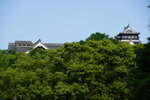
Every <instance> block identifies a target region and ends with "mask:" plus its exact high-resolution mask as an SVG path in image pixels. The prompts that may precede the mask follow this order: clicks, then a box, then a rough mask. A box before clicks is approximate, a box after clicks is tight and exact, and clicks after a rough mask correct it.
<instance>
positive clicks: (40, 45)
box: [33, 39, 48, 49]
mask: <svg viewBox="0 0 150 100" xmlns="http://www.w3.org/2000/svg"><path fill="white" fill-rule="evenodd" d="M37 47H42V48H44V49H48V47H46V46H45V45H44V44H43V43H42V41H41V39H39V40H38V41H37V42H35V43H34V44H33V48H37Z"/></svg>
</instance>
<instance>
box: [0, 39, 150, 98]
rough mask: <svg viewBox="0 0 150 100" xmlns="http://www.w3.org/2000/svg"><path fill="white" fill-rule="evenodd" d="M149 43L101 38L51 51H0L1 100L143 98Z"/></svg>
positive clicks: (145, 96)
mask: <svg viewBox="0 0 150 100" xmlns="http://www.w3.org/2000/svg"><path fill="white" fill-rule="evenodd" d="M148 46H149V45H143V44H138V45H135V46H132V45H129V44H128V43H120V44H114V43H113V42H112V41H110V40H107V39H103V40H100V41H91V40H88V41H82V42H78V43H75V42H73V43H65V45H64V47H60V48H58V49H55V50H43V49H34V50H33V51H31V52H30V53H29V54H25V53H21V52H17V53H14V52H8V51H2V50H1V51H0V98H5V99H10V100H11V99H17V100H26V99H28V100H29V99H31V100H37V99H38V100H55V99H56V100H128V99H131V100H134V99H135V100H148V99H147V98H149V93H150V89H148V88H149V87H150V85H149V83H150V78H149V69H150V68H149V67H150V66H149V65H148V64H149V62H150V58H149V56H150V55H149V50H150V48H149V47H148ZM145 48H146V50H145ZM141 61H145V62H141ZM143 64H144V66H143ZM145 69H146V70H145ZM143 97H144V99H142V98H143Z"/></svg>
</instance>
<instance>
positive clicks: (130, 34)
mask: <svg viewBox="0 0 150 100" xmlns="http://www.w3.org/2000/svg"><path fill="white" fill-rule="evenodd" d="M139 34H140V33H139V32H135V31H134V30H132V29H131V27H130V25H128V26H127V27H125V28H124V30H123V32H120V33H119V34H118V35H117V36H115V38H116V39H119V41H120V42H129V43H130V44H131V45H134V44H136V43H140V40H139Z"/></svg>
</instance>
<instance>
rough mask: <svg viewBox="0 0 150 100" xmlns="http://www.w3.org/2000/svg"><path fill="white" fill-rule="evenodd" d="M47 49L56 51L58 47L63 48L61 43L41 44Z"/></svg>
mask: <svg viewBox="0 0 150 100" xmlns="http://www.w3.org/2000/svg"><path fill="white" fill-rule="evenodd" d="M43 44H44V45H45V46H46V47H47V48H49V49H56V48H58V47H63V46H64V44H63V43H43Z"/></svg>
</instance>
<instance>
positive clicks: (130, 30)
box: [122, 25, 136, 33]
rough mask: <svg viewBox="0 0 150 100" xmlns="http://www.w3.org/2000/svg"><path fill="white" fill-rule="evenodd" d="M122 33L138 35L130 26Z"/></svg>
mask: <svg viewBox="0 0 150 100" xmlns="http://www.w3.org/2000/svg"><path fill="white" fill-rule="evenodd" d="M122 33H136V32H135V31H133V30H132V29H131V27H130V25H128V26H126V27H125V28H124V30H123V32H122Z"/></svg>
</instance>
